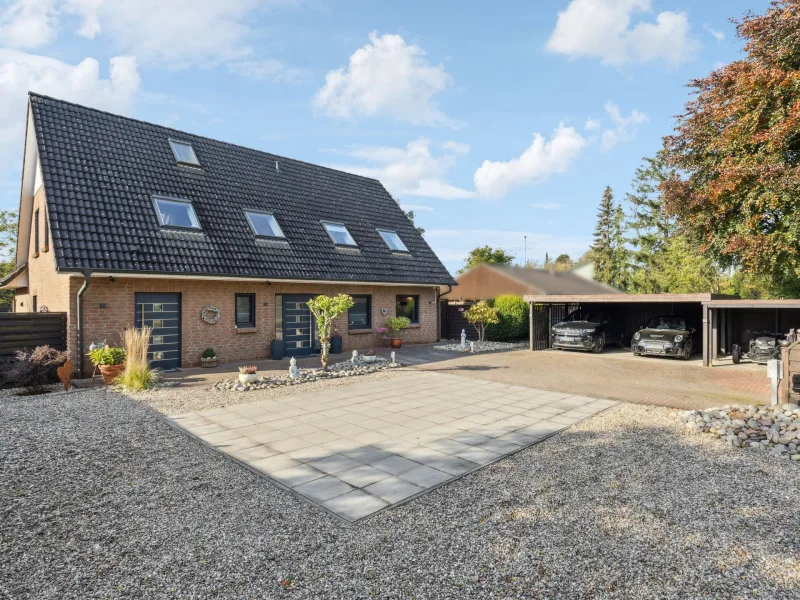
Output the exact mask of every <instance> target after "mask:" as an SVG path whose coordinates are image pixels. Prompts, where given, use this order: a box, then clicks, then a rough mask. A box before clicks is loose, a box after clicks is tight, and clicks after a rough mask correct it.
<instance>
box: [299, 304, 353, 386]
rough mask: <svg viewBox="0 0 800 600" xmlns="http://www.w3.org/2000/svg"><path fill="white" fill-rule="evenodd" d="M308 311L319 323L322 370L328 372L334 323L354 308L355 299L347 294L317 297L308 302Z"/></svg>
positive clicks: (318, 332) (318, 333)
mask: <svg viewBox="0 0 800 600" xmlns="http://www.w3.org/2000/svg"><path fill="white" fill-rule="evenodd" d="M307 304H308V310H310V311H311V314H312V315H314V318H315V319H316V321H317V336H318V337H319V343H320V346H321V347H322V357H321V360H322V370H323V371H327V370H328V346H329V344H330V341H331V332H332V330H333V322H334V321H335V320H336V319H338V318H339V317H341V316H342V315H343V314H344V313H345V312H346V311H347V309H348V308H350V307H351V306H353V299H352V298H351V297H350V296H348V295H347V294H339V295H338V296H333V297H331V296H325V295H321V296H317V297H316V298H312V299H311V300H309V301H308V302H307Z"/></svg>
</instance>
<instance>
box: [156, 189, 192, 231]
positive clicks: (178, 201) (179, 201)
mask: <svg viewBox="0 0 800 600" xmlns="http://www.w3.org/2000/svg"><path fill="white" fill-rule="evenodd" d="M152 200H153V210H155V211H156V218H157V219H158V224H159V226H161V227H164V228H167V229H189V230H192V231H202V229H203V228H202V227H200V220H199V219H198V218H197V213H196V212H195V210H194V205H193V204H192V201H191V200H187V199H186V198H172V197H170V196H153V197H152ZM159 201H163V202H172V203H173V204H186V205H188V206H189V220H190V221H191V222H192V223H193V224H192V225H191V226H189V227H186V226H184V225H172V224H166V223H164V219H163V217H162V216H161V210H160V209H159V208H158V203H159Z"/></svg>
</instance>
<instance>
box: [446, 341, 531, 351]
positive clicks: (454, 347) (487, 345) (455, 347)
mask: <svg viewBox="0 0 800 600" xmlns="http://www.w3.org/2000/svg"><path fill="white" fill-rule="evenodd" d="M472 344H473V346H474V348H475V353H478V352H497V351H499V350H513V349H515V348H527V347H528V342H472ZM433 349H434V350H451V351H453V352H467V353H468V352H470V342H467V346H466V349H462V348H461V343H460V342H456V341H451V342H450V343H447V344H442V345H439V346H434V347H433Z"/></svg>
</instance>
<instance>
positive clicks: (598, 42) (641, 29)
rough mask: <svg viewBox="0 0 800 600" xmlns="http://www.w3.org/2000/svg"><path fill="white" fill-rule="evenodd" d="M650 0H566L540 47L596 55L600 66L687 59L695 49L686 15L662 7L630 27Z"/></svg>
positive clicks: (672, 62)
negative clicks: (633, 19)
mask: <svg viewBox="0 0 800 600" xmlns="http://www.w3.org/2000/svg"><path fill="white" fill-rule="evenodd" d="M650 11H651V5H650V0H572V2H570V3H569V5H568V6H567V8H566V9H565V10H564V11H562V12H560V13H559V14H558V20H557V21H556V26H555V28H554V29H553V32H552V33H551V34H550V38H549V39H548V40H547V45H546V48H547V50H549V51H550V52H555V53H558V54H564V55H566V56H569V57H571V58H577V57H582V56H588V57H593V58H599V59H600V60H601V61H602V63H603V64H605V65H613V66H617V67H620V66H622V65H624V64H626V63H633V62H638V63H646V62H652V61H657V60H662V61H664V62H665V63H666V64H668V65H670V66H677V65H680V64H681V63H684V62H686V61H688V60H689V59H690V58H691V57H692V56H693V55H694V53H695V51H696V50H697V48H698V43H697V41H696V40H695V39H694V38H693V37H692V36H691V34H690V31H689V30H690V25H689V19H688V17H687V16H686V13H683V12H673V11H664V12H661V13H659V14H658V15H657V16H656V18H655V21H639V22H638V23H636V24H635V25H633V26H632V25H631V15H633V14H636V13H642V12H650Z"/></svg>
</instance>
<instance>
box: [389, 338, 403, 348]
mask: <svg viewBox="0 0 800 600" xmlns="http://www.w3.org/2000/svg"><path fill="white" fill-rule="evenodd" d="M402 347H403V338H392V348H402Z"/></svg>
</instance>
